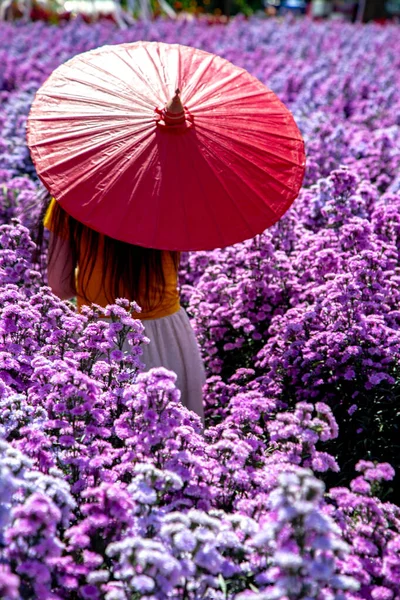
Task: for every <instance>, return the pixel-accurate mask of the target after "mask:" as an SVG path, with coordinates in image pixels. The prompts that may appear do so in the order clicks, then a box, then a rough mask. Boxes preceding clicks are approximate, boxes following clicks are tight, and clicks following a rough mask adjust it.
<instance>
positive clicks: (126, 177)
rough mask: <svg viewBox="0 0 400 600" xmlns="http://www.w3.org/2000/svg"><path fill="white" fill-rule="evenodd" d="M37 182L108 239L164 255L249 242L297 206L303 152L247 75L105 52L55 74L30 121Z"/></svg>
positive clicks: (133, 47) (167, 51) (209, 60)
mask: <svg viewBox="0 0 400 600" xmlns="http://www.w3.org/2000/svg"><path fill="white" fill-rule="evenodd" d="M28 145H29V147H30V150H31V154H32V158H33V161H34V163H35V166H36V170H37V173H38V175H39V177H40V178H41V180H42V181H43V183H44V184H45V186H46V187H47V188H48V190H49V191H50V193H51V194H52V195H53V196H54V197H55V198H56V199H57V200H58V201H59V202H60V204H61V206H62V207H63V208H64V209H65V210H66V211H67V212H68V213H69V214H70V215H72V216H73V217H75V218H76V219H77V220H79V221H81V222H82V223H84V224H85V225H88V226H89V227H91V228H92V229H94V230H96V231H98V232H100V233H102V234H105V235H108V236H110V237H113V238H116V239H118V240H122V241H124V242H129V243H132V244H137V245H140V246H146V247H150V248H158V249H163V250H208V249H212V248H217V247H223V246H228V245H230V244H233V243H235V242H240V241H242V240H244V239H247V238H251V237H253V236H255V235H256V234H258V233H261V232H262V231H264V230H265V229H266V228H267V227H269V226H270V225H272V224H273V223H275V222H276V221H277V220H278V219H279V218H280V217H281V216H282V215H283V214H284V213H285V211H286V210H287V209H288V208H289V207H290V205H291V204H292V202H293V200H294V199H295V198H296V197H297V195H298V193H299V189H300V186H301V183H302V180H303V176H304V168H305V155H304V144H303V140H302V137H301V135H300V133H299V130H298V128H297V126H296V124H295V122H294V119H293V117H292V115H291V113H290V112H289V110H288V109H287V108H286V107H285V106H284V105H283V104H282V102H280V100H279V99H278V98H277V96H276V95H275V94H274V93H273V92H272V91H271V90H269V89H267V88H266V87H265V86H264V85H263V84H262V83H261V82H260V81H258V79H256V78H255V77H253V76H251V75H250V74H249V73H248V72H247V71H245V70H244V69H241V68H239V67H236V66H234V65H232V64H231V63H230V62H228V61H227V60H225V59H223V58H221V57H219V56H215V55H213V54H209V53H208V52H203V51H201V50H197V49H195V48H189V47H186V46H180V45H177V44H173V45H170V44H162V43H158V42H136V43H132V44H121V45H117V46H103V47H102V48H98V49H96V50H92V51H90V52H85V53H84V54H80V55H78V56H76V57H75V58H73V59H71V60H69V61H68V62H66V63H65V64H63V65H62V66H60V67H59V68H57V69H56V70H55V71H54V72H53V74H52V75H51V76H50V77H49V79H48V80H47V81H46V82H45V83H44V85H43V86H42V87H41V88H40V89H39V91H38V92H37V94H36V97H35V100H34V102H33V105H32V108H31V112H30V115H29V119H28Z"/></svg>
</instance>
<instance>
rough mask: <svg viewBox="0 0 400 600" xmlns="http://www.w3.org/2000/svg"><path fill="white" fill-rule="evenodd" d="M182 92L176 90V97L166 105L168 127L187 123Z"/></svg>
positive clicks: (165, 116) (165, 114)
mask: <svg viewBox="0 0 400 600" xmlns="http://www.w3.org/2000/svg"><path fill="white" fill-rule="evenodd" d="M180 93H181V90H180V89H179V88H177V89H176V90H175V96H174V97H173V98H171V100H169V101H168V102H167V104H166V105H165V110H164V120H165V123H166V124H167V125H179V124H181V123H184V122H185V110H184V108H183V104H182V101H181V99H180Z"/></svg>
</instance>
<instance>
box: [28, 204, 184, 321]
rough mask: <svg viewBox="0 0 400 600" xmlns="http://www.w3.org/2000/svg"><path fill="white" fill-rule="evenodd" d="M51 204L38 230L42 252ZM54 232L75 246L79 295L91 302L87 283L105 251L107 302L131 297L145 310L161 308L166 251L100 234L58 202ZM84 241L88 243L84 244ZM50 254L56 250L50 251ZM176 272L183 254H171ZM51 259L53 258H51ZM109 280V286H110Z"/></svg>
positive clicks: (104, 270)
mask: <svg viewBox="0 0 400 600" xmlns="http://www.w3.org/2000/svg"><path fill="white" fill-rule="evenodd" d="M49 203H50V197H48V199H47V202H46V203H45V206H44V209H43V210H42V214H41V220H40V224H39V227H38V236H37V246H38V250H39V252H41V251H42V249H43V218H44V215H45V213H46V210H47V208H48V206H49ZM51 223H52V233H53V234H54V235H56V236H58V237H61V238H63V237H64V238H65V232H68V237H69V240H70V244H71V254H72V263H73V264H74V265H79V273H80V282H81V287H80V289H79V294H80V296H82V297H83V298H84V299H85V300H86V301H87V302H91V301H93V300H91V299H90V298H88V296H87V284H88V282H89V280H90V279H91V276H92V274H93V271H94V268H95V264H96V261H97V258H98V254H99V252H100V249H102V250H101V252H102V259H103V262H102V266H103V270H102V281H101V287H102V290H99V292H100V291H103V292H104V294H105V297H106V298H107V301H108V302H110V304H111V303H113V302H114V301H115V299H116V298H121V297H128V298H129V299H130V300H135V301H138V299H139V298H140V302H141V304H144V306H142V309H143V310H146V311H151V310H154V309H155V308H157V307H158V306H159V305H160V304H161V302H162V300H163V296H164V292H165V284H166V282H165V277H164V270H163V254H165V251H162V250H155V249H152V248H143V247H141V246H135V245H133V244H128V243H126V242H120V241H119V240H116V239H114V238H110V237H108V236H105V235H102V234H99V233H98V232H97V231H94V230H93V229H90V228H89V227H87V226H86V225H83V224H82V223H80V222H79V221H77V220H76V219H74V218H73V217H71V216H70V215H69V214H68V213H67V212H66V211H65V210H64V209H63V208H61V206H60V205H59V204H58V202H56V203H55V205H54V211H53V212H52V216H51ZM82 240H84V241H85V243H84V244H82ZM50 251H53V252H54V251H55V249H54V247H53V249H49V252H50ZM169 254H170V256H171V259H172V261H173V264H174V266H175V268H176V269H178V267H179V259H180V253H179V252H173V251H170V252H169ZM48 259H49V260H51V259H52V256H51V255H50V256H49V258H48ZM106 281H107V285H106ZM71 284H72V286H73V289H74V288H75V272H74V270H73V271H72V273H71ZM154 287H155V288H156V289H157V294H156V298H155V299H154V293H153V294H150V288H152V289H153V291H154Z"/></svg>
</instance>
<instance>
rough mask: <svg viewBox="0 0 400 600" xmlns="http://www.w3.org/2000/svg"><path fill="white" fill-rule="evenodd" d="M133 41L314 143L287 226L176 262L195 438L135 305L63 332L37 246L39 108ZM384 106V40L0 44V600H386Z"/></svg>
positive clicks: (394, 153) (398, 515) (388, 196)
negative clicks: (29, 131)
mask: <svg viewBox="0 0 400 600" xmlns="http://www.w3.org/2000/svg"><path fill="white" fill-rule="evenodd" d="M139 39H146V40H160V41H165V42H179V43H182V44H186V45H192V46H196V47H199V48H202V49H204V50H207V51H210V52H215V53H218V54H220V55H222V56H224V57H225V58H227V59H229V60H231V61H232V62H234V63H235V64H238V65H240V66H243V67H245V68H246V69H248V70H249V71H250V72H251V73H252V74H254V75H255V76H256V77H258V78H259V79H260V80H261V81H263V82H264V83H266V84H267V85H268V86H269V87H270V88H272V89H273V90H274V91H275V92H276V93H277V94H278V96H279V97H280V99H281V100H282V101H283V102H285V103H286V104H287V106H288V107H289V108H290V109H291V110H292V111H293V113H294V116H295V118H296V120H297V123H298V125H299V127H300V129H301V131H302V133H303V135H304V138H305V142H306V151H307V172H306V177H305V181H304V186H303V189H302V191H301V193H300V196H299V198H298V199H297V200H296V202H295V203H294V205H293V207H292V209H291V210H290V211H289V213H288V214H287V215H286V216H285V217H284V218H283V219H282V221H281V222H280V223H279V224H278V225H276V226H274V227H273V228H272V229H270V230H268V231H267V232H265V233H264V234H263V235H261V236H258V237H257V238H256V239H254V240H251V241H248V242H244V243H242V244H238V245H236V246H233V247H230V248H227V249H224V250H216V251H213V252H198V253H193V254H190V255H185V256H184V257H183V261H182V268H181V286H182V288H181V289H182V298H183V301H184V303H185V306H186V307H187V310H188V312H189V314H190V316H191V317H192V322H193V326H194V328H195V331H196V334H197V336H198V339H199V342H200V345H201V348H202V352H203V358H204V361H205V364H206V368H207V372H208V379H207V383H206V386H205V403H206V429H205V430H203V428H202V425H201V422H200V419H199V417H197V416H196V415H195V414H193V413H190V412H189V411H188V410H187V409H186V408H184V407H182V406H181V405H180V402H179V394H178V392H177V390H176V388H175V384H174V381H175V375H174V374H173V373H171V372H169V371H166V370H165V369H154V370H152V371H150V372H149V373H142V372H141V368H142V365H141V361H140V355H141V346H142V345H143V344H146V343H149V340H148V339H147V338H145V336H144V334H143V327H142V324H141V322H140V321H135V320H133V319H132V318H131V317H130V314H129V311H130V308H131V307H130V306H129V303H127V302H126V301H124V300H119V301H118V302H117V304H116V305H113V306H110V307H108V308H107V309H104V310H102V309H97V308H96V307H94V308H93V309H87V310H85V311H84V312H82V313H81V314H78V313H76V311H75V308H74V306H73V305H72V304H69V303H65V302H62V301H60V300H59V299H58V298H56V297H55V296H54V295H52V293H51V292H50V290H49V288H47V287H45V286H44V284H45V282H44V280H43V277H42V275H41V273H40V272H39V270H38V263H40V262H42V261H43V259H44V258H45V257H43V256H42V257H39V258H38V257H37V256H36V257H35V252H34V250H35V246H34V243H33V242H32V239H31V235H32V236H33V237H34V236H35V233H36V226H37V223H38V221H39V220H40V216H41V213H42V209H43V207H42V206H41V203H40V201H39V198H40V197H41V194H40V192H41V189H42V188H41V186H40V184H39V182H38V180H37V177H36V175H35V170H34V168H33V165H32V163H31V161H30V158H29V153H28V150H27V147H26V143H25V123H26V117H27V114H28V112H29V108H30V103H31V102H32V99H33V97H34V93H35V91H36V90H37V88H38V87H39V86H40V85H41V83H42V82H43V81H44V80H45V79H46V77H47V76H48V75H49V74H50V73H51V71H52V70H53V69H54V68H55V67H56V66H58V65H59V64H60V63H62V62H63V61H65V60H67V59H68V58H70V57H72V56H73V55H74V54H77V53H80V52H83V51H85V50H89V49H91V48H94V47H97V46H100V45H104V44H116V43H121V42H127V41H135V40H139ZM399 90H400V35H399V28H398V27H397V26H387V27H382V26H379V25H367V26H356V25H349V24H343V23H312V22H309V21H307V20H303V21H301V20H299V21H290V20H287V21H283V22H281V21H275V20H257V19H250V20H248V21H246V20H244V19H243V18H241V17H239V18H237V19H234V20H232V22H231V23H230V24H229V25H228V26H220V25H213V26H210V25H207V24H205V23H200V22H190V23H189V22H183V21H180V22H174V23H173V22H169V21H162V20H159V21H155V22H151V23H140V22H138V23H137V24H136V25H135V26H134V27H133V28H131V29H126V30H123V31H122V30H118V29H117V28H116V27H115V26H114V25H112V24H111V23H101V24H95V25H86V24H84V23H83V22H79V21H75V22H72V23H69V24H67V25H65V26H62V27H58V28H57V27H52V26H48V25H45V24H43V23H35V24H30V25H21V24H17V25H9V24H1V25H0V99H1V108H0V283H1V288H0V294H1V300H0V599H3V600H22V599H27V600H36V599H40V600H67V599H68V600H78V599H79V600H80V599H83V600H167V599H173V600H311V599H314V600H361V599H365V600H400V508H399V505H400V477H399V475H398V469H399V462H400V460H399V457H400V411H399V399H400V93H399ZM36 254H37V253H36ZM105 316H107V317H109V318H108V319H107V320H101V317H105ZM99 317H100V319H99ZM127 339H128V340H129V341H130V345H131V352H130V353H129V354H123V353H122V352H121V351H120V348H122V346H123V344H124V342H125V341H126V340H127ZM150 343H151V341H150ZM396 472H397V474H396Z"/></svg>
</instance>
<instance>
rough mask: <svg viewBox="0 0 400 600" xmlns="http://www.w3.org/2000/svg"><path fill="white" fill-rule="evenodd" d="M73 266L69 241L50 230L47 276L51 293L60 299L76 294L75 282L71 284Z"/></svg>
mask: <svg viewBox="0 0 400 600" xmlns="http://www.w3.org/2000/svg"><path fill="white" fill-rule="evenodd" d="M75 266H76V265H74V264H73V260H72V253H71V246H70V243H69V241H68V240H63V239H62V238H60V237H58V236H55V235H54V234H53V233H51V232H50V240H49V262H48V265H47V278H48V281H49V286H50V287H51V290H52V292H53V294H55V295H56V296H58V297H59V298H61V300H68V299H69V298H73V297H74V296H76V289H75V284H73V281H74V279H73V274H74V272H75Z"/></svg>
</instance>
